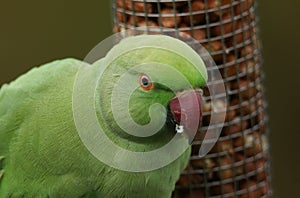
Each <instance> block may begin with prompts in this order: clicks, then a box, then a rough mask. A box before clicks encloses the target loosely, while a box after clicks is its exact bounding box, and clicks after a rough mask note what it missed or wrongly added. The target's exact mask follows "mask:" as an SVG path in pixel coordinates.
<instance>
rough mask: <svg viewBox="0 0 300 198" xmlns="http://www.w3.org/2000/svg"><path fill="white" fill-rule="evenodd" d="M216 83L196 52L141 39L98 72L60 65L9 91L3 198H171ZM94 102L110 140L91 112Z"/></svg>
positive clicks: (165, 40) (1, 101)
mask: <svg viewBox="0 0 300 198" xmlns="http://www.w3.org/2000/svg"><path fill="white" fill-rule="evenodd" d="M99 75H101V77H99ZM80 79H81V80H80ZM82 79H83V80H82ZM91 79H96V80H94V81H93V82H94V83H95V85H96V86H95V87H93V86H92V85H91V84H89V83H90V82H92V81H91ZM206 81H207V72H206V68H205V65H204V63H203V61H202V59H201V57H200V56H199V55H198V54H197V53H196V52H195V51H193V49H192V48H191V47H189V46H188V45H187V44H185V43H184V42H182V41H180V40H177V39H175V38H172V37H169V36H164V35H140V36H131V37H128V38H125V39H123V40H122V41H121V42H120V43H119V44H117V45H115V46H114V47H113V48H112V49H111V50H110V51H109V52H108V53H107V55H106V56H105V57H104V58H103V59H101V60H99V61H96V62H95V63H93V64H88V63H85V62H83V61H79V60H75V59H64V60H59V61H54V62H52V63H49V64H45V65H43V66H41V67H38V68H34V69H32V70H31V71H29V72H28V73H26V74H25V75H23V76H21V77H19V78H18V79H17V80H15V81H14V82H12V83H10V84H6V85H3V86H2V87H1V90H0V198H8V197H12V198H15V197H16V198H18V197H23V198H33V197H45V198H46V197H53V198H61V197H67V198H68V197H70V198H76V197H103V198H114V197H120V198H134V197H138V198H140V197H149V198H157V197H160V198H169V197H171V193H172V191H173V190H174V187H175V183H176V181H177V180H178V178H179V175H180V172H181V171H182V170H183V169H184V168H185V167H186V165H187V163H188V160H189V156H190V145H189V141H188V138H191V137H192V134H193V133H194V132H195V130H198V129H199V127H200V120H201V94H200V91H199V90H200V88H201V87H203V86H204V85H205V83H206ZM81 82H82V83H81ZM89 90H91V91H93V94H91V95H89V94H88V92H89ZM74 92H76V94H74ZM90 101H91V104H92V105H91V106H92V108H91V109H92V110H94V111H92V113H91V115H94V116H95V118H96V119H97V121H98V124H99V126H100V128H101V130H102V132H98V131H93V127H94V125H96V124H95V123H94V121H93V119H91V117H92V116H88V115H86V114H89V113H90V112H91V111H90V110H87V111H86V112H88V113H86V112H84V111H83V112H82V111H81V109H84V108H85V107H84V106H85V105H87V104H88V103H89V102H90ZM126 111H127V112H126ZM74 112H75V113H74ZM98 133H99V134H100V133H102V135H103V134H104V135H105V136H106V137H107V138H108V140H109V141H110V143H111V145H115V147H113V146H109V144H108V143H107V142H108V141H102V139H101V138H99V137H100V136H99V137H98V135H97V134H98ZM101 137H102V136H101ZM98 138H99V140H98ZM171 140H172V142H173V146H170V148H169V149H167V150H164V151H162V152H160V151H159V149H160V148H161V147H164V146H165V145H167V144H168V143H169V142H170V141H171ZM106 144H107V145H106ZM99 148H101V149H100V151H99ZM112 148H114V149H112ZM173 150H174V152H175V151H176V152H177V153H178V156H177V157H176V155H173V152H172V151H173ZM181 151H182V152H181ZM143 153H145V155H143ZM140 154H141V155H143V156H142V157H144V158H143V159H142V160H141V159H140V158H139V157H138V156H140ZM148 154H149V155H148ZM135 156H137V157H135ZM151 156H152V157H151ZM153 156H155V157H153ZM172 156H173V157H174V156H175V157H176V158H175V157H174V158H175V159H172ZM102 158H103V159H102ZM110 163H111V164H110ZM160 165H161V166H160Z"/></svg>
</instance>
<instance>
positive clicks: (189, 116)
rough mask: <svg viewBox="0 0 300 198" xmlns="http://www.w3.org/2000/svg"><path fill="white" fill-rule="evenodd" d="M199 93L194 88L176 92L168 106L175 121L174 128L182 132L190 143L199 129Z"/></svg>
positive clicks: (200, 111)
mask: <svg viewBox="0 0 300 198" xmlns="http://www.w3.org/2000/svg"><path fill="white" fill-rule="evenodd" d="M201 102H202V99H201V94H200V93H199V92H197V91H195V90H186V91H183V92H179V93H177V94H176V97H175V98H173V99H172V100H171V101H170V103H169V107H170V110H171V113H172V115H173V119H174V121H175V122H176V123H177V126H176V130H177V132H178V133H183V135H184V136H185V137H187V138H188V140H189V142H190V143H191V142H192V141H193V140H194V137H195V135H196V133H197V132H198V131H199V129H200V126H201V119H202V109H201V106H202V105H201Z"/></svg>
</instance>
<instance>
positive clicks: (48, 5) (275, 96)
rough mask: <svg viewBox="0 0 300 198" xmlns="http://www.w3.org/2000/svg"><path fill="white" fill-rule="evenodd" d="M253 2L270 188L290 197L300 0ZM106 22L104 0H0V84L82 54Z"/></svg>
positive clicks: (299, 162) (298, 98) (298, 183)
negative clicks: (267, 119) (260, 56)
mask: <svg viewBox="0 0 300 198" xmlns="http://www.w3.org/2000/svg"><path fill="white" fill-rule="evenodd" d="M259 5H260V6H259V11H260V12H259V13H260V19H261V23H260V28H261V38H262V43H263V57H264V67H265V71H266V76H267V79H266V89H267V100H268V103H269V109H268V111H269V116H270V131H271V138H270V142H271V147H272V162H273V164H272V171H273V186H274V190H275V197H277V198H294V197H299V194H300V193H299V191H298V190H299V189H298V187H300V171H299V168H300V153H299V152H300V149H299V148H298V146H299V147H300V143H298V141H300V130H299V129H298V128H297V125H296V124H297V122H299V123H300V120H298V119H299V118H300V116H299V115H298V113H299V114H300V108H299V107H300V105H299V103H300V91H299V89H300V86H299V85H300V83H299V81H300V78H299V77H300V75H299V72H300V64H299V63H298V61H299V60H298V59H299V56H300V55H299V54H298V53H299V52H300V50H299V48H298V47H299V46H300V10H299V7H300V1H299V0H285V1H280V0H264V1H259ZM111 24H112V20H111V14H110V1H104V0H90V1H85V3H83V1H74V0H72V1H71V0H60V1H58V0H52V1H34V0H27V1H4V0H2V1H1V2H0V60H1V63H0V85H1V84H3V83H5V82H9V81H11V80H13V79H15V78H16V77H17V76H19V75H20V74H22V73H24V72H26V71H28V70H29V69H30V68H32V67H33V66H37V65H40V64H43V63H46V62H49V61H51V60H55V59H60V58H64V57H75V58H79V59H82V58H84V57H85V55H87V53H88V52H89V51H90V50H91V49H92V48H93V47H94V46H95V45H96V44H98V43H99V42H100V41H101V40H103V39H104V38H106V37H107V36H109V35H110V34H111V29H112V27H111ZM298 80H299V81H298ZM298 111H299V112H298ZM0 141H1V140H0Z"/></svg>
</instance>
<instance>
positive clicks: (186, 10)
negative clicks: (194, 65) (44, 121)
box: [113, 0, 272, 198]
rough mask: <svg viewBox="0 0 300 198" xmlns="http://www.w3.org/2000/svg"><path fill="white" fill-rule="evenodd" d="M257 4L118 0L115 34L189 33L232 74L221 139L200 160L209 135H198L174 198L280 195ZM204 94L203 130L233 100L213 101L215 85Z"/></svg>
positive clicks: (250, 0) (208, 0)
mask: <svg viewBox="0 0 300 198" xmlns="http://www.w3.org/2000/svg"><path fill="white" fill-rule="evenodd" d="M256 8H257V2H256V1H254V0H114V1H113V11H114V31H115V32H119V31H121V30H125V29H134V30H135V29H140V28H143V29H146V31H148V30H149V31H150V30H151V31H161V32H163V31H165V30H166V28H168V31H174V32H185V33H186V34H188V35H190V36H191V37H193V38H194V39H196V40H198V41H199V42H200V43H201V44H202V45H203V46H204V47H205V48H206V49H207V50H208V51H209V52H210V54H211V55H212V57H213V58H214V60H215V62H216V64H217V65H218V68H219V70H220V72H221V74H222V76H223V78H224V82H225V86H226V92H227V101H228V106H227V112H226V120H225V125H224V127H223V128H222V133H221V137H220V138H219V140H218V142H217V144H216V145H215V146H214V148H213V149H212V150H211V151H210V152H209V154H208V155H206V156H205V157H203V158H200V157H199V156H198V151H199V148H200V145H201V141H199V140H200V139H201V138H200V137H199V136H196V141H195V142H194V143H193V146H192V155H191V158H190V163H189V166H188V167H187V168H186V169H185V171H184V172H183V173H182V175H181V177H180V179H179V181H178V182H177V185H176V189H175V191H174V193H173V197H174V198H192V197H195V198H201V197H211V198H212V197H213V198H218V197H222V198H223V197H230V198H247V197H249V198H256V197H271V196H272V190H271V188H270V180H271V179H270V174H269V169H270V167H269V156H268V152H269V151H268V141H267V129H266V126H265V125H266V120H267V116H266V114H265V108H266V103H265V101H264V89H263V88H264V87H263V84H262V83H263V80H264V74H263V70H262V65H261V57H260V54H261V53H260V52H261V49H260V44H259V42H258V28H257V22H258V17H257V15H256V13H255V11H256ZM208 69H209V68H208ZM204 96H205V97H204V100H205V101H206V102H205V104H204V105H203V110H204V116H203V126H202V128H201V131H202V133H205V131H206V130H207V129H208V125H209V121H210V116H211V111H212V110H213V109H217V108H219V107H222V106H224V105H225V104H224V103H223V102H222V101H220V102H218V103H214V104H212V103H211V102H210V101H209V98H210V97H209V96H210V93H209V92H208V90H207V89H206V90H204ZM199 135H200V134H199ZM197 140H198V141H197Z"/></svg>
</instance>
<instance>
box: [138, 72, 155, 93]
mask: <svg viewBox="0 0 300 198" xmlns="http://www.w3.org/2000/svg"><path fill="white" fill-rule="evenodd" d="M139 84H140V87H141V88H142V89H143V90H145V91H149V90H150V89H152V87H153V83H152V81H151V79H150V77H149V76H148V75H147V74H141V75H140V76H139Z"/></svg>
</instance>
